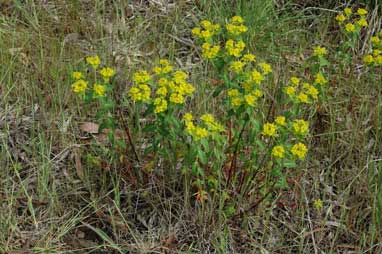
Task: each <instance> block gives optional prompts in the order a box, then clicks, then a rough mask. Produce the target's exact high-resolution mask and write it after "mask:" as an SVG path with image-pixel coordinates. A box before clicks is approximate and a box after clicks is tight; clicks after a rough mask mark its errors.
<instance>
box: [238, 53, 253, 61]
mask: <svg viewBox="0 0 382 254" xmlns="http://www.w3.org/2000/svg"><path fill="white" fill-rule="evenodd" d="M241 60H243V61H244V62H256V57H255V55H253V54H245V55H243V57H242V58H241Z"/></svg>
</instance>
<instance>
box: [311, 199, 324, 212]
mask: <svg viewBox="0 0 382 254" xmlns="http://www.w3.org/2000/svg"><path fill="white" fill-rule="evenodd" d="M313 206H314V208H315V209H317V210H321V209H322V208H323V207H324V203H323V202H322V200H321V199H316V200H314V202H313Z"/></svg>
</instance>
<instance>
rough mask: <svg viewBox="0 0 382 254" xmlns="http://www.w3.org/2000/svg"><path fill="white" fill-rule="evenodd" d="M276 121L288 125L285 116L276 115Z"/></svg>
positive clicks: (278, 123) (281, 124) (280, 124)
mask: <svg viewBox="0 0 382 254" xmlns="http://www.w3.org/2000/svg"><path fill="white" fill-rule="evenodd" d="M275 123H276V124H277V125H279V126H286V121H285V116H278V117H276V119H275Z"/></svg>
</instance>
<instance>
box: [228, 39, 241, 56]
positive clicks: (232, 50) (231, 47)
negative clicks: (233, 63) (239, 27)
mask: <svg viewBox="0 0 382 254" xmlns="http://www.w3.org/2000/svg"><path fill="white" fill-rule="evenodd" d="M244 48H245V43H244V42H243V41H241V40H240V41H237V42H235V41H234V40H231V39H230V40H228V41H227V42H226V43H225V49H226V50H227V54H228V55H229V56H235V57H240V56H241V52H242V51H243V50H244Z"/></svg>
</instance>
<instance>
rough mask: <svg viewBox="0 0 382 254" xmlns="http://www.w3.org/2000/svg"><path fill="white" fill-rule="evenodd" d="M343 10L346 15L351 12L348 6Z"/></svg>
mask: <svg viewBox="0 0 382 254" xmlns="http://www.w3.org/2000/svg"><path fill="white" fill-rule="evenodd" d="M344 12H345V14H346V15H347V16H349V15H351V14H352V13H353V11H352V10H351V9H350V8H345V9H344Z"/></svg>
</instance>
